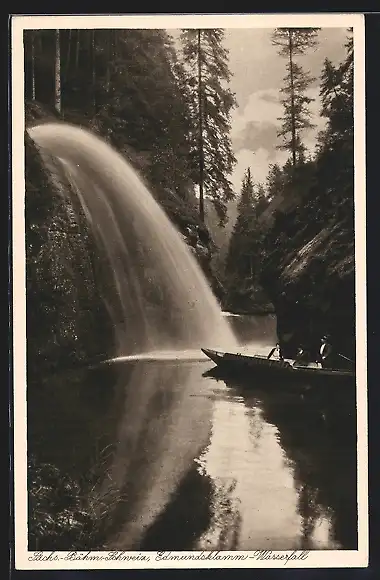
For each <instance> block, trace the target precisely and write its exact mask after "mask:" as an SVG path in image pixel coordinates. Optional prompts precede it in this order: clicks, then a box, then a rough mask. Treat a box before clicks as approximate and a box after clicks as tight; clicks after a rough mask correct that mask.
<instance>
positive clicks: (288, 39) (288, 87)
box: [272, 28, 318, 166]
mask: <svg viewBox="0 0 380 580" xmlns="http://www.w3.org/2000/svg"><path fill="white" fill-rule="evenodd" d="M317 31H318V29H317V28H276V29H275V31H274V33H273V35H272V43H273V44H274V45H275V46H277V47H278V51H279V54H280V55H281V56H285V57H286V58H287V59H288V63H287V65H286V71H287V74H286V75H285V77H284V86H283V87H282V89H281V93H282V95H283V97H282V98H281V103H282V105H283V107H284V115H283V117H281V118H280V119H279V120H280V121H281V122H282V126H281V129H280V130H279V132H278V136H279V137H281V138H282V140H283V142H282V143H281V144H280V145H279V148H280V149H284V150H286V151H290V153H291V155H292V162H293V166H295V165H296V163H297V162H299V161H300V160H302V157H303V155H304V153H305V147H304V145H303V143H302V140H301V134H302V132H303V131H304V130H305V129H310V128H312V127H313V124H312V122H311V120H310V117H311V115H310V109H309V105H310V103H311V102H312V101H313V100H314V99H312V98H311V97H310V96H308V95H307V89H308V88H309V87H310V85H311V84H312V83H313V82H314V81H315V79H314V78H313V77H311V76H310V74H309V73H308V72H307V71H304V70H303V68H302V67H301V65H300V64H299V63H297V62H295V60H294V57H295V56H297V55H298V56H300V55H303V54H304V53H305V52H306V51H307V50H309V49H311V48H315V47H316V46H317Z"/></svg>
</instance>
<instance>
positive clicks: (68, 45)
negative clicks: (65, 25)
mask: <svg viewBox="0 0 380 580" xmlns="http://www.w3.org/2000/svg"><path fill="white" fill-rule="evenodd" d="M67 42H68V44H67V61H66V71H65V81H67V79H68V78H69V68H70V56H71V29H70V30H69V38H68V41H67Z"/></svg>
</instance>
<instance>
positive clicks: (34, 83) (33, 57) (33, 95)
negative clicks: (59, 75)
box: [31, 31, 36, 101]
mask: <svg viewBox="0 0 380 580" xmlns="http://www.w3.org/2000/svg"><path fill="white" fill-rule="evenodd" d="M31 43H32V46H31V48H32V51H31V52H32V101H35V100H36V66H35V65H36V63H35V53H34V31H32V32H31Z"/></svg>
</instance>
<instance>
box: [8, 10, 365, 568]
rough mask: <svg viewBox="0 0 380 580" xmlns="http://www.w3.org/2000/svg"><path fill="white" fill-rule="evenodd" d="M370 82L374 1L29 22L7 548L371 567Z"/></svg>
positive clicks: (68, 561) (19, 28) (106, 563)
mask: <svg viewBox="0 0 380 580" xmlns="http://www.w3.org/2000/svg"><path fill="white" fill-rule="evenodd" d="M363 87H364V20H363V19H362V17H361V15H358V14H356V15H349V14H347V15H339V14H335V15H330V16H328V15H324V16H322V15H318V14H316V15H303V16H301V15H298V16H291V15H281V16H280V15H279V16H274V15H273V16H258V15H256V16H255V15H245V16H244V15H243V16H237V15H236V16H229V17H228V16H227V15H226V16H224V17H223V16H222V15H214V16H210V15H209V16H203V17H202V16H197V17H196V16H195V15H190V16H172V17H170V16H169V15H167V16H166V17H164V16H161V17H159V16H153V15H150V16H149V17H145V18H144V17H137V16H136V17H129V16H120V17H111V16H109V17H108V16H102V17H90V16H69V15H68V16H56V17H55V16H29V17H21V16H20V17H14V18H13V22H12V138H13V142H12V160H13V164H12V172H13V181H12V203H13V208H12V219H13V253H12V266H13V333H14V347H13V365H14V372H13V379H14V385H13V387H14V388H13V392H14V425H15V427H14V447H15V451H14V465H15V472H14V486H15V510H14V511H15V551H16V566H18V567H19V568H22V569H23V568H29V569H30V568H33V567H36V568H39V567H41V569H42V568H43V569H45V568H49V566H52V567H55V568H61V567H62V568H70V567H73V568H75V569H79V568H84V569H86V568H94V567H103V568H112V567H121V568H134V567H135V568H144V567H146V568H150V567H155V568H159V567H167V568H170V567H225V566H229V567H232V568H239V567H246V568H247V567H257V566H259V567H260V566H261V567H263V566H269V567H277V566H281V567H283V566H284V563H285V564H287V566H288V567H291V566H313V567H315V566H318V565H319V564H318V562H320V565H321V566H345V565H347V566H349V565H350V566H366V565H367V557H368V556H367V542H368V539H367V491H366V477H367V475H366V452H367V451H366V350H365V344H366V338H365V331H366V318H365V317H366V314H365V294H366V277H365V276H366V272H365V209H364V205H365V176H364V162H365V153H364V110H365V109H364V88H363ZM329 557H330V559H329Z"/></svg>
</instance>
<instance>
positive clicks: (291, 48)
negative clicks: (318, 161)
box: [289, 30, 297, 167]
mask: <svg viewBox="0 0 380 580" xmlns="http://www.w3.org/2000/svg"><path fill="white" fill-rule="evenodd" d="M292 34H293V32H292V31H291V30H289V68H290V70H289V73H290V107H291V109H290V111H291V112H290V114H291V125H292V162H293V167H295V165H296V162H297V158H296V119H295V112H294V78H293V37H292Z"/></svg>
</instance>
